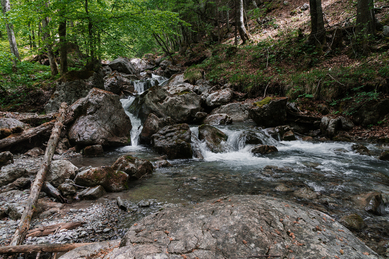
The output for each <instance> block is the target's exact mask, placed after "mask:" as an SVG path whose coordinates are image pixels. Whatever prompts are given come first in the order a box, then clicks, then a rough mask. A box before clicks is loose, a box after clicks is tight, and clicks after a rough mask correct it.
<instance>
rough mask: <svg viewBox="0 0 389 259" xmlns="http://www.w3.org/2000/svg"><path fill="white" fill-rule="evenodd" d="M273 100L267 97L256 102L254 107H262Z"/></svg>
mask: <svg viewBox="0 0 389 259" xmlns="http://www.w3.org/2000/svg"><path fill="white" fill-rule="evenodd" d="M271 100H273V98H271V97H266V98H265V99H263V100H261V101H259V102H255V103H254V105H255V106H257V107H262V106H264V105H266V104H268V103H270V101H271Z"/></svg>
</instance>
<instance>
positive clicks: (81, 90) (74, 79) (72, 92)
mask: <svg viewBox="0 0 389 259" xmlns="http://www.w3.org/2000/svg"><path fill="white" fill-rule="evenodd" d="M93 87H96V88H100V89H104V81H103V74H102V73H99V72H93V71H70V72H68V73H67V74H66V75H65V76H64V77H63V78H62V79H59V80H58V81H57V84H56V90H55V92H54V94H53V95H52V97H51V98H50V100H49V101H48V102H47V104H46V105H45V111H46V113H50V112H56V111H58V110H59V107H60V105H61V103H62V102H66V103H67V104H68V105H71V104H73V103H74V102H75V101H77V100H78V99H80V98H83V97H85V96H87V95H88V93H89V91H90V90H91V89H92V88H93Z"/></svg>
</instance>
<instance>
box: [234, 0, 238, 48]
mask: <svg viewBox="0 0 389 259" xmlns="http://www.w3.org/2000/svg"><path fill="white" fill-rule="evenodd" d="M238 24H239V16H238V0H235V32H234V34H235V35H234V36H235V46H238Z"/></svg>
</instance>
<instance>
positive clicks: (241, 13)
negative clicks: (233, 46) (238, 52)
mask: <svg viewBox="0 0 389 259" xmlns="http://www.w3.org/2000/svg"><path fill="white" fill-rule="evenodd" d="M237 26H238V31H239V35H240V38H241V39H242V41H243V42H242V44H245V43H246V41H247V40H250V36H249V34H248V33H247V31H246V27H245V26H244V5H243V0H239V20H238V24H237Z"/></svg>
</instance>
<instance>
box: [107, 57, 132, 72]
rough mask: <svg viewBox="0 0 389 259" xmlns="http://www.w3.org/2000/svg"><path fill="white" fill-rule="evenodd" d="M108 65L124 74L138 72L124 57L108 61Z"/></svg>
mask: <svg viewBox="0 0 389 259" xmlns="http://www.w3.org/2000/svg"><path fill="white" fill-rule="evenodd" d="M109 67H110V68H111V69H112V70H116V71H118V72H121V73H125V74H134V75H136V74H138V71H137V70H136V68H135V67H134V66H133V64H132V63H131V62H130V61H129V60H128V59H126V58H122V57H120V58H117V59H115V60H114V61H112V62H110V63H109Z"/></svg>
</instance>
